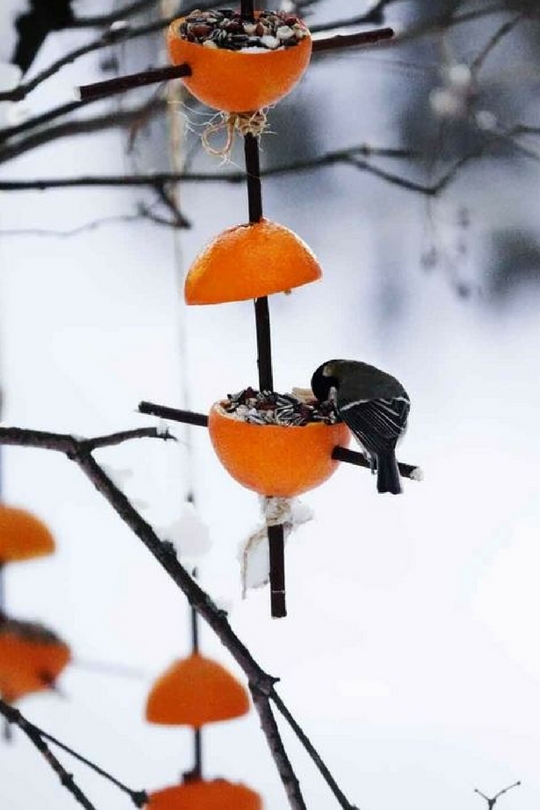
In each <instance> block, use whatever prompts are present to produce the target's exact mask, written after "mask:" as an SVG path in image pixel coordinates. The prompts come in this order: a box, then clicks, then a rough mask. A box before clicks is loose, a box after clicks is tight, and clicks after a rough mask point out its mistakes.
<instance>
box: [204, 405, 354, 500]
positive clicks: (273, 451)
mask: <svg viewBox="0 0 540 810" xmlns="http://www.w3.org/2000/svg"><path fill="white" fill-rule="evenodd" d="M208 431H209V434H210V439H211V442H212V445H213V447H214V450H215V451H216V454H217V457H218V459H219V460H220V461H221V463H222V464H223V466H224V467H225V469H226V470H227V472H229V473H230V475H232V477H233V478H234V479H235V480H236V481H238V483H239V484H242V486H244V487H247V488H248V489H253V490H255V492H258V493H259V494H261V495H266V496H275V497H281V498H292V497H294V496H295V495H300V494H301V493H302V492H307V490H309V489H314V488H315V487H317V486H319V484H322V483H323V481H326V479H327V478H329V477H330V476H331V475H332V473H333V472H334V471H335V470H336V468H337V466H338V464H339V461H335V460H334V459H333V458H332V450H333V449H334V447H336V445H344V446H347V445H348V443H349V439H350V433H349V429H348V427H347V426H346V425H345V424H343V422H338V423H337V424H335V425H327V424H324V423H321V422H312V423H310V424H307V425H303V426H301V427H290V426H284V425H254V424H250V423H248V422H243V421H241V420H239V419H237V418H234V417H233V416H230V415H228V414H226V413H225V412H224V411H223V409H222V408H221V407H220V405H219V403H218V402H216V403H215V404H214V405H213V406H212V409H211V410H210V414H209V417H208Z"/></svg>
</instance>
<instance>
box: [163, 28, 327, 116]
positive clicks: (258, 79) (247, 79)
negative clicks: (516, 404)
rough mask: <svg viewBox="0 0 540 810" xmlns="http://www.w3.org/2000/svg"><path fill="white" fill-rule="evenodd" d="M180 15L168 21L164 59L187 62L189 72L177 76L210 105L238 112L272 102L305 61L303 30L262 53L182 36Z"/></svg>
mask: <svg viewBox="0 0 540 810" xmlns="http://www.w3.org/2000/svg"><path fill="white" fill-rule="evenodd" d="M256 17H258V13H257V12H256ZM184 19H185V18H183V17H180V18H179V19H177V20H174V21H173V22H172V23H171V24H170V26H169V29H168V32H167V46H168V49H169V56H170V59H171V61H172V63H173V64H174V65H180V64H182V63H183V62H187V63H188V64H189V66H190V68H191V71H192V75H191V76H189V77H187V78H184V79H182V81H183V82H184V84H185V86H186V87H187V88H188V90H189V91H190V92H191V93H192V95H194V96H195V98H197V99H198V100H199V101H202V102H204V103H205V104H207V105H208V106H209V107H213V108H214V109H216V110H223V111H225V112H236V113H242V112H251V111H254V110H260V109H261V108H262V107H268V106H269V105H270V104H275V103H276V102H277V101H279V100H280V99H281V98H283V96H286V95H287V93H289V92H290V91H291V90H292V89H293V87H294V86H295V85H296V84H297V82H298V81H299V79H300V78H301V76H302V75H303V73H304V72H305V70H306V68H307V66H308V65H309V60H310V58H311V50H312V43H311V36H309V35H307V36H305V37H304V38H303V39H302V40H301V41H300V42H299V43H298V44H297V45H295V46H294V47H290V48H280V49H278V50H274V51H265V52H264V53H260V52H257V53H250V52H249V50H247V51H230V50H225V49H223V48H207V47H205V46H204V45H199V44H198V43H196V42H188V41H187V40H186V39H183V38H182V37H181V36H180V33H179V27H180V25H181V24H182V22H183V21H184ZM306 31H307V28H306Z"/></svg>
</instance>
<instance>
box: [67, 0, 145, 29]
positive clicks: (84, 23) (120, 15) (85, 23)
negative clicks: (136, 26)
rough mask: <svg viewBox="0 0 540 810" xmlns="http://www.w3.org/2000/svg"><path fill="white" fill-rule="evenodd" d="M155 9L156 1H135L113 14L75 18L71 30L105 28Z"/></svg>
mask: <svg viewBox="0 0 540 810" xmlns="http://www.w3.org/2000/svg"><path fill="white" fill-rule="evenodd" d="M153 7H155V0H133V2H131V3H127V5H125V6H122V8H117V9H116V11H114V12H113V13H112V14H96V15H95V16H94V17H75V19H74V20H72V22H71V23H70V25H69V27H70V28H105V27H106V26H107V25H111V24H112V23H114V22H116V21H117V20H126V19H127V18H128V17H132V16H134V15H135V14H139V13H140V12H141V11H146V9H151V8H153Z"/></svg>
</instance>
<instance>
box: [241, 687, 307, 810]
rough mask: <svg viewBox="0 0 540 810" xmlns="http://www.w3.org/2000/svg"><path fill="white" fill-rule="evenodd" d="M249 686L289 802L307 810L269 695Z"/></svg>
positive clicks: (295, 806)
mask: <svg viewBox="0 0 540 810" xmlns="http://www.w3.org/2000/svg"><path fill="white" fill-rule="evenodd" d="M249 687H250V692H251V697H252V698H253V705H254V706H255V708H256V710H257V713H258V715H259V718H260V721H261V729H262V730H263V732H264V736H265V737H266V740H267V742H268V747H269V748H270V751H271V753H272V758H273V760H274V762H275V763H276V767H277V769H278V773H279V775H280V777H281V781H282V783H283V787H284V788H285V792H286V793H287V798H288V799H289V804H290V806H291V808H292V810H307V808H306V803H305V801H304V797H303V796H302V791H301V790H300V783H299V781H298V779H297V777H296V774H295V772H294V769H293V767H292V765H291V761H290V759H289V757H288V756H287V752H286V751H285V747H284V745H283V741H282V739H281V735H280V733H279V729H278V727H277V723H276V718H275V717H274V713H273V711H272V707H271V705H270V703H269V700H268V695H267V694H263V693H262V692H261V691H260V689H259V688H257V687H256V686H254V685H253V684H249Z"/></svg>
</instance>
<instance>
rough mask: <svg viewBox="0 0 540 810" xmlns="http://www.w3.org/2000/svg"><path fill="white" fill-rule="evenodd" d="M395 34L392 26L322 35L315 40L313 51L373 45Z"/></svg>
mask: <svg viewBox="0 0 540 810" xmlns="http://www.w3.org/2000/svg"><path fill="white" fill-rule="evenodd" d="M393 36H394V31H393V29H392V28H379V29H377V30H376V31H358V32H357V33H355V34H335V35H334V36H331V37H320V38H319V39H314V40H313V53H314V54H317V53H322V52H323V51H335V50H342V49H343V48H357V47H359V46H362V45H373V44H375V43H376V42H382V41H383V40H386V39H391V38H392V37H393Z"/></svg>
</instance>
